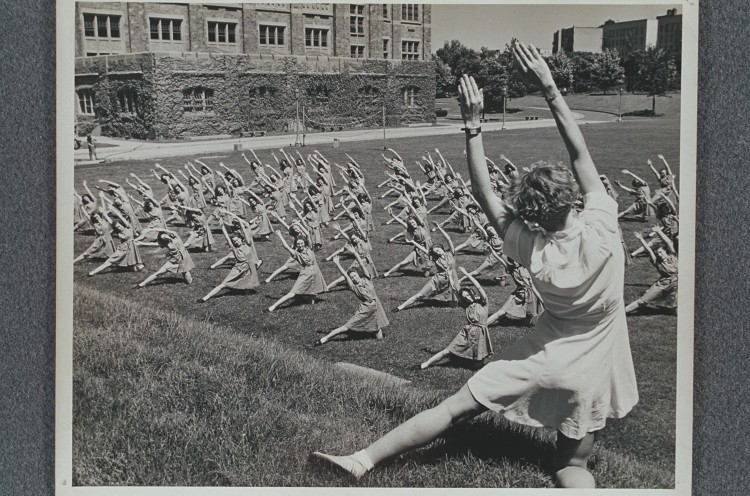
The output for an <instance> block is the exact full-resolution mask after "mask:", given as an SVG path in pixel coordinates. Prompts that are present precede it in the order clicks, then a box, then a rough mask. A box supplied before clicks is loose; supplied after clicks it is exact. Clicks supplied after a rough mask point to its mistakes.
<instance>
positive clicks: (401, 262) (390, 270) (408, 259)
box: [383, 252, 414, 277]
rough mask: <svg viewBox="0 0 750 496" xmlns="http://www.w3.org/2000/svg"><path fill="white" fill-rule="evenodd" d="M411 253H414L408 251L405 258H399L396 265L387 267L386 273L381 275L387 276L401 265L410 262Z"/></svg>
mask: <svg viewBox="0 0 750 496" xmlns="http://www.w3.org/2000/svg"><path fill="white" fill-rule="evenodd" d="M413 255H414V252H412V253H410V254H409V256H408V257H406V258H405V259H403V260H401V261H400V262H399V263H397V264H396V265H394V266H393V267H391V268H390V269H388V270H387V271H386V273H385V274H383V277H388V276H389V275H391V274H392V273H393V272H394V271H396V270H397V269H400V268H401V267H403V266H405V265H408V264H410V263H411V261H412V259H413Z"/></svg>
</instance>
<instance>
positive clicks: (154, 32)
mask: <svg viewBox="0 0 750 496" xmlns="http://www.w3.org/2000/svg"><path fill="white" fill-rule="evenodd" d="M149 24H150V25H151V39H152V40H161V41H180V40H182V19H161V18H158V17H150V18H149Z"/></svg>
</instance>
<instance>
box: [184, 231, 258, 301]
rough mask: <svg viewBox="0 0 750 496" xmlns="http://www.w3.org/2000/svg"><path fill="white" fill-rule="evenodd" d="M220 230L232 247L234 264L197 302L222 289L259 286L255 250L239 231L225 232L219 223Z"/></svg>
mask: <svg viewBox="0 0 750 496" xmlns="http://www.w3.org/2000/svg"><path fill="white" fill-rule="evenodd" d="M221 232H223V233H224V238H225V239H226V240H227V243H229V246H230V248H232V254H233V255H234V266H233V267H232V270H230V271H229V274H227V276H226V277H225V278H224V280H223V281H221V283H220V284H219V285H218V286H216V287H215V288H214V289H212V290H211V291H209V293H208V294H207V295H206V296H204V297H203V298H201V299H200V300H198V302H199V303H202V302H205V301H208V299H209V298H211V297H213V296H215V295H216V293H218V292H219V291H221V290H222V289H225V288H226V289H239V290H247V289H255V288H257V287H258V286H260V281H259V280H258V270H257V269H256V265H257V263H256V262H257V257H256V256H255V250H254V249H253V247H252V246H251V245H250V244H249V242H248V241H247V240H246V239H245V237H244V236H243V235H242V233H241V232H239V231H238V232H235V233H234V234H232V235H231V236H230V235H229V233H228V232H227V228H226V226H225V225H224V224H222V225H221Z"/></svg>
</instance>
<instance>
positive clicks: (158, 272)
mask: <svg viewBox="0 0 750 496" xmlns="http://www.w3.org/2000/svg"><path fill="white" fill-rule="evenodd" d="M165 272H166V269H163V268H162V269H159V270H157V271H156V272H154V273H153V274H151V275H150V276H148V277H147V278H146V279H144V280H143V281H142V282H141V283H140V284H138V287H140V288H142V287H144V286H145V285H146V284H148V283H150V282H151V281H153V280H154V279H156V278H157V277H159V276H160V275H162V274H164V273H165Z"/></svg>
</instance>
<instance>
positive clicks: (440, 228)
mask: <svg viewBox="0 0 750 496" xmlns="http://www.w3.org/2000/svg"><path fill="white" fill-rule="evenodd" d="M433 224H435V227H437V229H438V231H440V234H442V235H443V237H444V238H445V241H447V242H448V249H449V250H450V252H451V253H456V248H455V247H454V246H453V240H452V239H451V237H450V236H448V233H447V232H445V229H443V228H442V227H440V224H438V223H437V222H433Z"/></svg>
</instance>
